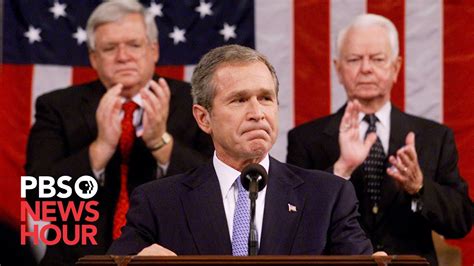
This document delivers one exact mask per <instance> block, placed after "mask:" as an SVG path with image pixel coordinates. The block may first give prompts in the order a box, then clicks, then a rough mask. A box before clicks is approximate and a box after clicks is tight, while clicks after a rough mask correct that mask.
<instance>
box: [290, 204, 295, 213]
mask: <svg viewBox="0 0 474 266" xmlns="http://www.w3.org/2000/svg"><path fill="white" fill-rule="evenodd" d="M288 212H296V206H295V205H291V204H290V203H288Z"/></svg>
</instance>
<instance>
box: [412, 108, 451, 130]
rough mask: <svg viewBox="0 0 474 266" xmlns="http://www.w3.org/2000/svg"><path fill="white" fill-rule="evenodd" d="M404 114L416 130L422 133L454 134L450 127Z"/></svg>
mask: <svg viewBox="0 0 474 266" xmlns="http://www.w3.org/2000/svg"><path fill="white" fill-rule="evenodd" d="M404 114H405V116H406V117H407V118H408V119H409V120H410V121H411V124H413V126H414V127H415V128H418V129H419V130H420V131H429V132H431V133H446V132H447V131H449V132H452V130H451V129H450V128H449V127H447V126H445V125H443V124H440V123H438V122H436V121H434V120H431V119H427V118H423V117H419V116H415V115H411V114H407V113H404Z"/></svg>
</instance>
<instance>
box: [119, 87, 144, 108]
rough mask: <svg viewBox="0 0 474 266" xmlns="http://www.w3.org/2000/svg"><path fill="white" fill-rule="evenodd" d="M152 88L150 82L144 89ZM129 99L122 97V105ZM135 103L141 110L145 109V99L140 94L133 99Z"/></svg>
mask: <svg viewBox="0 0 474 266" xmlns="http://www.w3.org/2000/svg"><path fill="white" fill-rule="evenodd" d="M149 87H150V82H148V83H147V84H146V85H145V87H143V88H144V89H148V88H149ZM126 100H127V99H126V98H124V97H122V103H124V102H125V101H126ZM131 100H132V101H133V102H134V103H136V104H137V105H138V106H139V107H140V108H143V98H142V96H141V95H140V92H138V93H137V94H135V95H134V96H133V97H132V99H131Z"/></svg>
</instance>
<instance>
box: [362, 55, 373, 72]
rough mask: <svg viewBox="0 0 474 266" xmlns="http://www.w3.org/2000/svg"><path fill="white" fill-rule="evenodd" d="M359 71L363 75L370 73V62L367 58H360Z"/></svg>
mask: <svg viewBox="0 0 474 266" xmlns="http://www.w3.org/2000/svg"><path fill="white" fill-rule="evenodd" d="M360 70H361V71H362V72H364V73H367V72H371V71H372V63H371V62H370V59H369V58H367V57H364V58H362V63H361V65H360Z"/></svg>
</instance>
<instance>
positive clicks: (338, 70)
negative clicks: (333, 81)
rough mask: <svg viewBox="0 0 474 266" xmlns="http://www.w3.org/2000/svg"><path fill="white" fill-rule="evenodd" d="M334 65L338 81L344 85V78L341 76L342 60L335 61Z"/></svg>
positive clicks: (333, 61)
mask: <svg viewBox="0 0 474 266" xmlns="http://www.w3.org/2000/svg"><path fill="white" fill-rule="evenodd" d="M332 63H333V64H334V69H336V74H337V79H338V80H339V83H340V84H342V76H341V67H342V66H341V61H340V59H337V58H335V59H333V60H332Z"/></svg>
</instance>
